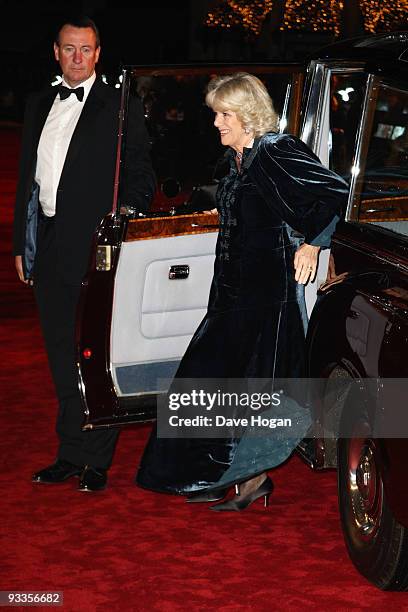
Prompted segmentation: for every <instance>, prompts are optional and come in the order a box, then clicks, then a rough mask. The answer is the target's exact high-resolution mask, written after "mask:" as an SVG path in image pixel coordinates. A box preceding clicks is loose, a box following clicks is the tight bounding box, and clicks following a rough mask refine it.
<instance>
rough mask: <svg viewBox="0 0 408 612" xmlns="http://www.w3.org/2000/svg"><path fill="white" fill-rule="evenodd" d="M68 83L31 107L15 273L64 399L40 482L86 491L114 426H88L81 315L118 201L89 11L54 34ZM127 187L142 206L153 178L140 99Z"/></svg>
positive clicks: (110, 447)
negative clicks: (53, 453) (78, 341)
mask: <svg viewBox="0 0 408 612" xmlns="http://www.w3.org/2000/svg"><path fill="white" fill-rule="evenodd" d="M54 54H55V59H56V60H57V61H58V62H59V64H60V67H61V69H62V75H63V79H62V84H61V85H60V86H59V87H51V86H50V87H48V88H47V89H45V90H43V91H41V92H39V93H36V94H33V95H32V96H31V97H30V98H29V100H28V102H27V107H26V114H25V119H24V129H23V138H22V154H21V160H20V171H19V182H18V187H17V195H16V207H15V218H14V255H15V263H16V269H17V272H18V276H19V278H20V280H21V281H23V282H24V283H29V284H33V286H34V293H35V297H36V302H37V305H38V310H39V316H40V322H41V327H42V332H43V335H44V340H45V344H46V349H47V354H48V360H49V364H50V368H51V373H52V376H53V380H54V383H55V387H56V392H57V396H58V402H59V410H58V416H57V425H56V430H57V434H58V437H59V448H58V453H57V458H56V460H55V462H54V463H53V464H52V465H50V466H48V467H46V468H44V469H42V470H40V471H38V472H36V473H35V474H34V475H33V481H34V482H36V483H48V484H54V483H60V482H64V481H66V480H67V479H69V478H71V477H73V476H78V477H79V489H80V490H81V491H95V490H100V489H103V488H105V486H106V482H107V470H108V468H109V466H110V463H111V460H112V456H113V451H114V447H115V443H116V439H117V435H118V434H117V431H113V430H111V431H109V430H108V431H91V432H83V431H82V430H81V425H82V421H83V407H82V403H81V397H80V394H79V389H78V378H77V370H76V364H75V361H76V359H75V334H74V330H75V314H76V307H77V303H78V300H79V294H80V287H81V281H82V278H83V276H84V274H85V272H86V268H87V263H88V258H89V254H90V246H91V241H92V236H93V233H94V231H95V229H96V227H97V225H98V224H99V222H100V221H101V219H102V218H103V216H104V215H106V214H107V213H108V212H109V211H110V210H111V208H112V200H113V191H114V178H115V166H116V151H117V136H118V122H119V107H120V96H119V92H118V91H117V90H115V89H113V88H110V87H108V86H107V85H104V84H103V83H102V82H101V81H100V80H99V79H97V78H96V75H95V65H96V63H97V62H98V59H99V54H100V44H99V33H98V30H97V27H96V25H95V24H94V22H93V21H92V20H90V19H89V18H86V17H83V18H79V19H74V20H71V21H69V22H66V23H64V25H63V26H62V27H61V28H60V30H59V32H58V35H57V37H56V40H55V42H54ZM123 165H124V172H125V173H126V189H124V190H123V194H124V195H123V197H124V198H126V201H124V200H123V199H122V200H121V201H122V203H123V204H127V205H131V206H132V207H134V208H136V209H137V210H139V211H140V212H143V211H146V210H147V208H148V206H149V203H150V200H151V198H152V195H153V192H154V188H155V179H154V174H153V170H152V167H151V161H150V155H149V145H148V136H147V133H146V130H145V127H144V118H143V113H142V109H141V104H140V103H139V101H137V100H135V99H132V100H131V101H130V103H129V112H128V130H127V146H126V156H125V160H124V164H123Z"/></svg>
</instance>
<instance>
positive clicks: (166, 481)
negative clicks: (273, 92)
mask: <svg viewBox="0 0 408 612" xmlns="http://www.w3.org/2000/svg"><path fill="white" fill-rule="evenodd" d="M206 103H207V105H208V106H209V107H211V108H212V109H213V110H214V112H215V120H214V125H215V127H216V128H217V129H218V130H219V133H220V138H221V142H222V144H223V145H225V146H227V147H228V150H227V153H226V157H227V158H228V161H229V172H228V174H227V175H226V176H225V177H224V178H223V179H222V180H221V181H220V183H219V186H218V190H217V198H216V200H217V209H218V212H219V215H220V228H219V236H218V241H217V247H216V260H215V267H214V277H213V281H212V286H211V291H210V297H209V304H208V311H207V314H206V316H205V317H204V319H203V321H202V322H201V324H200V326H199V328H198V329H197V331H196V332H195V334H194V336H193V338H192V340H191V342H190V345H189V347H188V348H187V351H186V353H185V355H184V357H183V359H182V361H181V363H180V366H179V369H178V371H177V374H176V378H179V379H180V378H185V379H191V378H207V379H210V378H216V379H221V378H223V379H231V378H240V379H245V378H258V379H261V378H262V379H275V378H280V379H283V378H285V379H287V378H298V377H302V376H305V327H306V324H307V318H306V308H305V302H304V291H303V289H304V285H305V284H306V283H307V282H308V281H309V280H311V279H313V277H314V276H315V273H316V268H317V263H318V254H319V250H320V248H321V247H326V246H329V244H330V236H331V234H332V233H333V231H334V229H335V226H336V223H337V221H338V219H339V217H340V214H341V209H342V207H343V204H344V203H345V197H346V194H347V184H346V183H345V182H344V181H343V179H341V178H340V177H339V176H337V175H336V174H335V173H334V172H332V171H330V170H329V169H327V168H326V167H325V166H323V165H322V164H321V163H320V161H319V159H318V158H317V157H316V155H314V153H313V152H312V151H311V150H310V149H309V148H308V147H307V146H306V145H305V144H304V143H303V142H302V141H301V140H299V139H298V138H297V137H295V136H291V135H288V134H279V133H277V116H276V113H275V111H274V109H273V104H272V100H271V98H270V96H269V94H268V92H267V90H266V88H265V87H264V85H263V83H262V82H261V81H260V80H259V79H258V78H257V77H255V76H253V75H250V74H247V73H236V74H234V75H230V76H222V77H216V78H215V79H213V80H212V81H211V82H210V83H209V85H208V90H207V96H206ZM302 412H303V414H302ZM306 413H307V410H306V411H305V410H304V411H300V412H299V413H296V410H295V413H293V410H292V414H291V416H292V418H294V419H295V421H296V422H297V425H298V435H297V436H293V435H292V436H291V437H290V438H289V437H285V436H284V435H280V434H275V435H272V434H271V435H270V436H262V437H259V438H256V439H251V440H248V439H245V436H244V437H243V438H241V439H237V438H234V437H231V438H230V439H225V438H223V439H168V438H158V437H157V434H156V431H155V430H154V431H153V432H152V435H151V437H150V440H149V442H148V444H147V446H146V449H145V452H144V455H143V458H142V462H141V465H140V467H139V471H138V474H137V483H138V484H139V485H140V486H142V487H145V488H149V489H153V490H155V491H160V492H167V493H178V494H184V495H187V496H188V501H190V502H192V501H197V502H198V501H217V500H219V499H222V498H223V497H224V496H225V495H226V494H227V492H228V491H229V489H230V488H232V485H234V484H237V483H239V488H238V487H237V486H236V487H235V493H236V494H235V497H233V498H232V499H229V500H228V501H224V502H222V503H218V504H216V505H214V506H212V509H214V510H241V509H243V508H245V507H247V506H248V505H249V504H250V503H251V502H253V501H254V500H255V499H258V498H260V497H264V498H265V502H266V501H267V500H268V499H269V495H270V493H271V491H272V488H273V485H272V481H271V480H270V478H269V477H268V476H267V473H266V472H267V470H268V469H270V468H272V467H274V466H276V465H278V464H279V463H281V462H282V461H284V460H285V459H286V458H287V457H288V456H289V455H290V453H291V452H292V451H293V449H294V448H295V446H296V445H297V443H298V442H299V440H300V439H301V438H302V437H303V436H304V434H305V433H306V430H307V427H308V425H309V421H308V418H307V417H306ZM231 490H234V489H233V488H232V489H231Z"/></svg>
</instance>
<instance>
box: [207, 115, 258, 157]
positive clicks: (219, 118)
mask: <svg viewBox="0 0 408 612" xmlns="http://www.w3.org/2000/svg"><path fill="white" fill-rule="evenodd" d="M214 112H215V119H214V125H215V127H216V128H217V129H218V130H219V132H220V136H221V143H222V144H223V145H225V146H228V147H232V148H233V149H235V151H239V152H240V153H242V150H243V148H244V146H246V145H247V144H248V142H250V141H251V140H252V136H251V135H250V134H249V133H247V132H245V130H244V126H243V125H242V123H241V121H240V120H239V119H238V117H237V114H236V113H234V111H229V110H227V111H214Z"/></svg>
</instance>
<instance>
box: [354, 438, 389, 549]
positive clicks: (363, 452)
mask: <svg viewBox="0 0 408 612" xmlns="http://www.w3.org/2000/svg"><path fill="white" fill-rule="evenodd" d="M375 457H376V447H375V442H374V440H371V439H365V438H352V439H351V440H350V447H349V465H348V476H349V492H350V498H351V504H352V510H353V518H354V523H355V527H356V528H357V530H358V531H359V534H360V536H361V537H362V538H364V539H371V538H373V537H374V536H375V534H376V532H377V529H378V525H379V522H380V519H381V510H382V500H383V485H382V479H381V475H380V473H379V471H378V469H377V464H376V461H375Z"/></svg>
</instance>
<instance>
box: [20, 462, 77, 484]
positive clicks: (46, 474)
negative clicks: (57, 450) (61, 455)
mask: <svg viewBox="0 0 408 612" xmlns="http://www.w3.org/2000/svg"><path fill="white" fill-rule="evenodd" d="M83 469H84V468H83V467H80V466H79V465H74V464H73V463H70V462H69V461H65V460H64V459H57V460H56V462H55V463H53V464H52V465H49V466H48V467H46V468H44V469H43V470H40V471H39V472H36V473H35V474H33V477H32V481H33V482H40V483H43V484H57V483H59V482H65V480H68V478H71V477H72V476H79V475H80V474H82V471H83Z"/></svg>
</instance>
